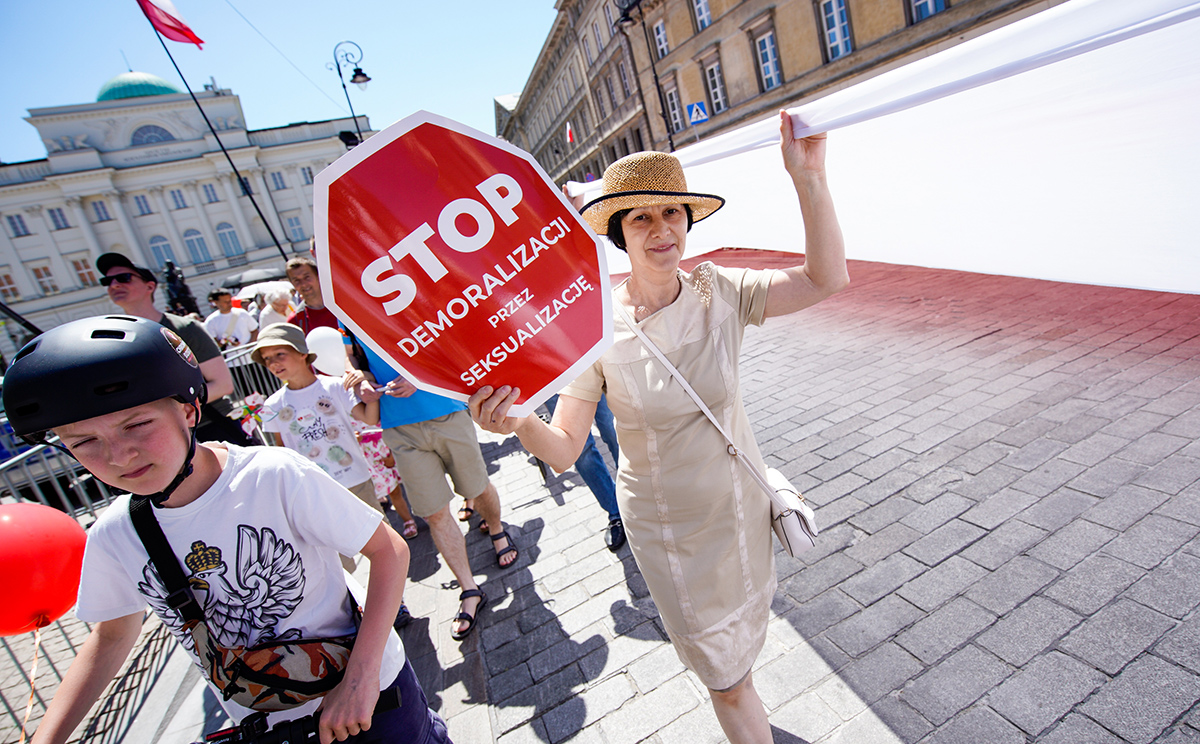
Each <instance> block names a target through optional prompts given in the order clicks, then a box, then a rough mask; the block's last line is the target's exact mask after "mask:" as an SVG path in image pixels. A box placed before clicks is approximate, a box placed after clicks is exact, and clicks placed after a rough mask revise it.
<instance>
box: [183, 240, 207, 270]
mask: <svg viewBox="0 0 1200 744" xmlns="http://www.w3.org/2000/svg"><path fill="white" fill-rule="evenodd" d="M183 244H184V245H185V246H186V247H187V251H188V255H189V256H191V257H192V263H193V264H195V265H196V270H197V271H199V272H201V273H204V272H205V271H206V270H207V271H212V269H213V268H214V267H213V265H212V255H211V254H209V252H208V244H207V243H205V242H204V236H203V235H201V234H200V231H199V230H195V229H192V230H186V231H185V232H184V233H183Z"/></svg>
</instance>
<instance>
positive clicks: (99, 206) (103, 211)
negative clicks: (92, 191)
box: [92, 201, 112, 222]
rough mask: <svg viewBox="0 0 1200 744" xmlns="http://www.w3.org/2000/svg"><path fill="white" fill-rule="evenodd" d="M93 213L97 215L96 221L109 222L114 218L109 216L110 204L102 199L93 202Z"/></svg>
mask: <svg viewBox="0 0 1200 744" xmlns="http://www.w3.org/2000/svg"><path fill="white" fill-rule="evenodd" d="M92 213H93V214H95V215H96V222H108V221H109V220H111V219H112V217H109V216H108V205H107V204H105V203H104V202H102V201H94V202H92Z"/></svg>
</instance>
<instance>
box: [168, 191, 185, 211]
mask: <svg viewBox="0 0 1200 744" xmlns="http://www.w3.org/2000/svg"><path fill="white" fill-rule="evenodd" d="M171 204H173V205H174V206H175V208H176V209H187V201H186V200H185V199H184V198H183V190H182V189H171Z"/></svg>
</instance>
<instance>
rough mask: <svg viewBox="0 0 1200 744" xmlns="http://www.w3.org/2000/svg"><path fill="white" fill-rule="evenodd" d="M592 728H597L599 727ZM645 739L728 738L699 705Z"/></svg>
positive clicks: (695, 742)
mask: <svg viewBox="0 0 1200 744" xmlns="http://www.w3.org/2000/svg"><path fill="white" fill-rule="evenodd" d="M773 722H774V717H773V716H772V725H774V723H773ZM593 728H596V729H599V728H600V727H599V726H595V727H593ZM611 741H614V740H613V739H599V740H598V742H599V743H600V744H608V743H609V742H611ZM645 741H646V744H669V742H673V741H682V742H688V744H725V743H726V742H728V741H729V740H728V739H726V738H725V732H724V731H722V730H721V724H720V723H718V722H717V717H716V715H715V714H713V712H712V708H711V707H710V706H706V705H700V706H698V707H696V708H694V709H693V710H690V711H688V712H687V713H684V714H683V715H682V716H680V717H679V718H676V719H675V720H674V721H672V722H671V723H670V724H668V725H667V726H665V727H664V728H661V729H659V730H658V732H657V733H655V734H654V735H653V736H651V737H650V738H648V739H646V740H645ZM456 744H457V742H456ZM571 744H575V740H574V739H572V740H571Z"/></svg>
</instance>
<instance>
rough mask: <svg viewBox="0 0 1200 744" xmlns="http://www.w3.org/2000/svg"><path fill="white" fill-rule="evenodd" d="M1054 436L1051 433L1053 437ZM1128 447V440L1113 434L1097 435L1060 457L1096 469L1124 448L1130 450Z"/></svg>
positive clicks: (1074, 445)
mask: <svg viewBox="0 0 1200 744" xmlns="http://www.w3.org/2000/svg"><path fill="white" fill-rule="evenodd" d="M1053 435H1054V434H1053V432H1051V436H1053ZM1128 445H1129V440H1128V439H1122V438H1121V437H1114V436H1112V435H1111V434H1101V433H1096V434H1092V435H1091V436H1089V437H1087V438H1085V439H1083V440H1082V441H1079V442H1076V443H1075V444H1073V445H1071V446H1070V447H1068V448H1067V449H1066V450H1064V451H1063V452H1062V454H1060V455H1059V457H1061V458H1062V459H1064V460H1069V461H1071V462H1076V463H1079V464H1080V465H1086V466H1088V467H1095V466H1096V465H1099V464H1100V463H1102V462H1104V461H1105V460H1107V459H1108V458H1109V457H1111V456H1112V455H1114V454H1116V453H1117V452H1119V451H1121V450H1122V448H1128ZM1126 459H1131V458H1126Z"/></svg>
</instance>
